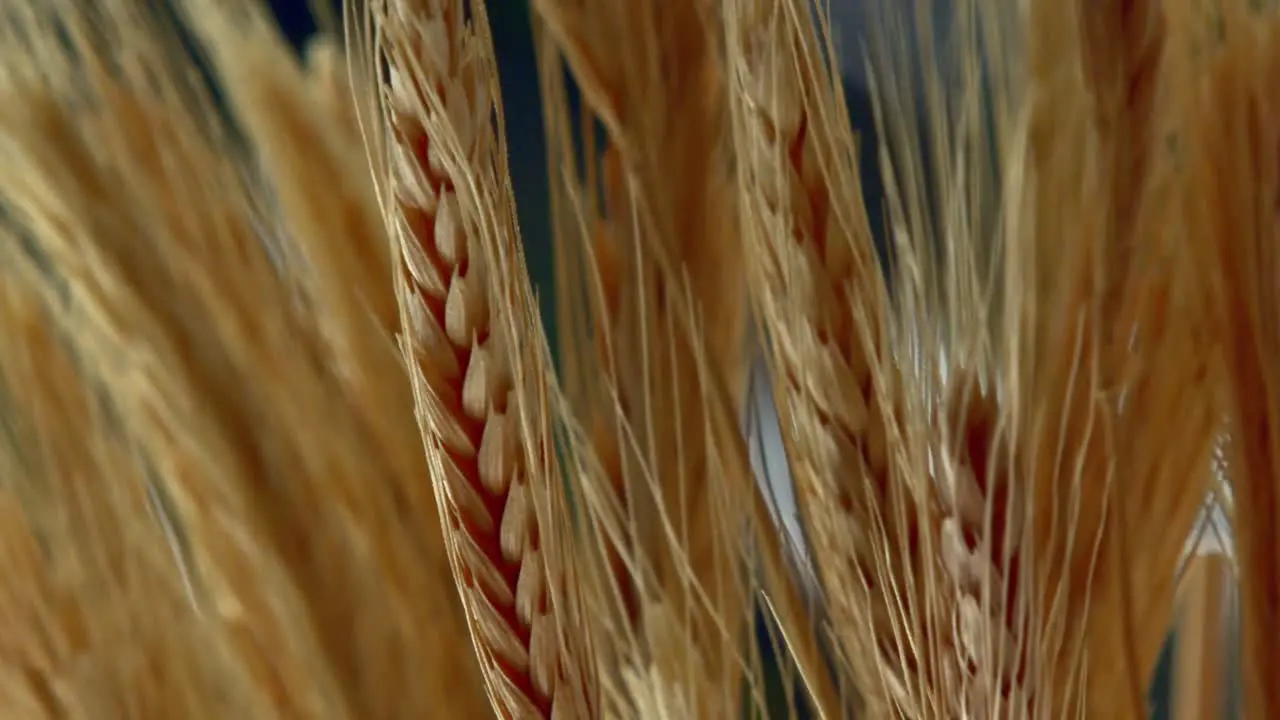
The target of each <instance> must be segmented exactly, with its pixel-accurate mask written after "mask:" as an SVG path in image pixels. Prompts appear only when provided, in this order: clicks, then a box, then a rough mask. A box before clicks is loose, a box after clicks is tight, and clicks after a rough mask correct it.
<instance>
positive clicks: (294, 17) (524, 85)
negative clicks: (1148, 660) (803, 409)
mask: <svg viewBox="0 0 1280 720" xmlns="http://www.w3.org/2000/svg"><path fill="white" fill-rule="evenodd" d="M667 1H669V2H687V1H689V0H667ZM860 2H861V0H852V2H850V3H847V4H849V5H850V7H851V10H850V11H849V13H848V15H847V16H848V17H849V18H850V20H852V19H853V18H857V17H860V15H861V9H860V6H859V3H860ZM839 3H840V0H835V4H837V5H838V4H839ZM270 4H271V6H272V8H273V9H274V10H275V12H276V15H277V18H278V19H279V22H280V24H281V27H282V29H283V31H284V33H285V35H286V36H287V37H288V38H289V39H290V41H291V42H293V43H294V45H295V46H299V47H300V46H302V45H303V44H305V42H306V40H307V38H308V37H310V36H311V34H312V33H314V31H315V24H314V23H313V22H312V19H311V15H310V13H309V12H308V9H307V0H270ZM489 17H490V21H491V23H492V30H493V36H494V43H495V45H496V47H497V53H498V63H499V73H500V78H501V83H502V101H503V105H504V107H505V111H506V121H507V135H508V137H507V142H508V144H509V149H510V159H509V162H510V167H511V175H512V182H513V184H514V186H515V191H516V198H517V203H518V206H519V218H520V225H521V231H522V234H523V238H524V242H525V247H526V255H527V258H528V263H529V271H530V274H531V276H532V278H533V281H534V284H535V285H536V286H537V288H538V291H539V296H540V297H541V299H542V303H543V316H544V320H545V322H546V325H547V328H548V331H549V332H551V333H554V331H555V328H554V314H553V313H551V312H550V305H549V303H550V301H551V298H552V293H551V287H552V281H553V277H552V259H551V250H550V236H549V226H550V222H549V214H548V213H549V205H550V201H549V196H548V193H547V184H546V162H545V160H546V155H545V149H544V145H543V136H542V112H541V109H540V101H539V95H538V76H537V69H536V66H535V65H534V55H533V42H532V35H531V34H530V30H529V15H528V6H527V4H526V0H490V2H489ZM850 24H854V23H852V22H851V23H850ZM839 30H840V35H841V36H842V38H841V39H842V40H844V41H845V43H844V44H846V45H848V46H851V47H858V45H859V42H858V41H859V38H860V34H859V32H858V28H856V27H854V28H850V27H844V28H840V29H839ZM850 69H851V70H852V71H851V72H850V73H849V75H848V79H847V81H846V83H845V92H846V96H847V98H848V101H849V111H850V115H851V117H852V119H853V124H854V126H855V129H856V130H857V131H858V132H859V133H860V134H861V135H862V136H863V138H864V140H863V144H862V146H863V147H874V145H872V143H873V142H874V135H875V133H874V124H873V120H872V115H871V103H870V98H869V96H868V93H867V91H866V89H865V83H863V82H862V81H861V77H860V76H861V73H860V72H858V70H857V68H856V67H853V66H852V65H851V68H850ZM863 156H864V157H863V161H862V162H863V167H862V175H863V187H864V189H865V191H866V195H867V198H866V200H867V209H868V213H869V214H870V215H871V221H872V225H873V227H874V228H876V229H879V227H880V224H881V213H880V212H879V208H880V202H879V199H880V197H881V195H882V194H883V191H882V189H881V184H880V182H879V178H878V173H877V172H876V169H875V165H874V153H863ZM553 347H554V345H553ZM1172 645H1173V640H1172V638H1171V640H1170V642H1169V643H1167V644H1166V647H1165V652H1164V653H1163V654H1162V656H1161V661H1160V664H1159V666H1158V667H1157V669H1156V673H1155V677H1154V678H1153V683H1152V688H1151V701H1152V708H1153V712H1152V718H1154V719H1158V720H1163V718H1167V717H1169V715H1170V714H1169V709H1170V708H1169V689H1170V688H1169V685H1170V679H1171V677H1170V676H1171V673H1170V670H1171V667H1170V666H1171V663H1170V662H1169V661H1170V649H1171V647H1172Z"/></svg>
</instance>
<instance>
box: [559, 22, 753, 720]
mask: <svg viewBox="0 0 1280 720" xmlns="http://www.w3.org/2000/svg"><path fill="white" fill-rule="evenodd" d="M534 7H535V11H536V14H537V22H538V29H539V30H540V31H541V34H540V35H539V40H540V53H541V58H542V59H541V63H540V64H541V68H540V71H541V81H542V96H543V99H544V109H545V115H546V117H547V133H548V157H549V166H550V168H551V181H552V188H553V190H554V192H553V194H552V200H553V221H554V222H555V223H556V233H555V243H556V246H555V247H556V257H557V273H558V276H559V278H560V280H559V283H560V285H559V287H558V305H559V307H560V309H561V312H562V320H561V333H562V335H561V336H562V338H564V342H563V343H562V350H563V352H562V355H563V358H564V362H565V368H566V370H565V372H566V375H567V376H568V379H567V381H566V385H567V386H568V390H569V392H568V394H569V398H568V400H569V405H570V409H571V410H572V411H573V412H574V413H576V417H577V419H578V421H579V422H581V423H582V424H583V425H585V426H586V428H587V431H588V433H589V437H587V438H585V440H584V442H582V443H579V444H577V445H575V448H576V449H578V450H581V451H582V453H583V454H584V455H585V456H586V458H585V459H583V460H582V462H581V463H580V464H581V467H582V468H583V472H581V473H580V474H579V477H580V478H581V484H580V485H579V486H578V487H577V488H576V489H577V490H578V491H579V492H580V493H581V496H582V497H583V498H584V500H585V506H586V508H587V514H588V516H589V522H590V530H589V533H590V535H591V536H592V537H593V540H595V541H596V542H597V543H598V544H599V545H600V548H601V551H602V553H603V555H604V556H605V559H604V563H605V565H606V566H611V567H610V568H609V569H607V570H605V572H608V573H610V577H608V578H607V579H606V580H605V581H604V582H603V583H602V585H604V586H605V587H603V588H602V589H601V593H600V594H599V595H598V597H597V599H598V605H599V606H600V608H601V609H602V612H603V613H605V614H607V616H609V617H610V618H612V621H611V625H612V632H611V640H612V641H613V644H614V646H613V648H612V651H613V652H614V653H616V654H617V662H620V663H622V664H623V665H632V667H631V668H629V669H628V670H624V671H623V672H639V673H642V674H646V673H656V675H658V676H660V677H663V678H665V682H668V683H670V685H669V687H671V692H673V693H675V694H676V695H678V696H679V700H678V702H676V704H677V705H679V706H681V707H684V708H686V709H687V711H688V712H693V713H697V714H711V715H717V716H718V715H723V714H734V712H735V710H734V709H733V708H735V707H736V706H737V705H738V704H739V702H740V700H739V697H738V696H739V691H738V684H739V682H740V680H741V679H742V678H744V677H746V676H747V675H749V674H750V673H749V672H745V670H746V658H744V657H743V656H742V655H743V653H742V648H743V646H744V639H745V638H744V633H745V631H746V630H747V627H748V626H747V624H746V620H747V617H748V615H747V613H748V611H749V609H750V606H751V597H750V589H749V587H748V585H747V582H746V577H745V574H744V573H743V569H742V558H740V557H738V555H739V547H740V544H741V540H740V538H739V537H738V536H739V535H740V534H741V533H742V532H744V530H745V529H744V528H743V527H742V523H741V522H740V520H739V519H738V518H739V517H740V516H743V515H744V514H747V515H749V513H750V507H749V506H744V505H742V503H743V502H749V501H750V500H751V498H752V495H753V493H754V490H753V489H752V488H751V487H750V485H749V479H750V478H749V475H747V474H746V472H745V467H746V465H745V463H744V462H742V459H743V456H742V451H741V448H740V447H739V446H740V445H741V442H740V440H739V439H738V438H737V437H736V432H735V431H734V430H733V427H734V425H736V421H735V417H736V416H737V414H738V411H739V410H740V409H741V402H740V397H741V395H742V385H743V383H744V378H745V375H744V372H745V367H746V364H745V361H744V350H745V344H744V332H745V330H746V328H747V325H746V319H745V309H746V303H745V295H744V290H743V288H742V278H741V273H740V272H739V271H738V270H737V268H738V267H739V263H740V262H741V253H740V252H739V250H738V245H737V237H736V233H735V225H736V214H735V212H734V210H733V202H734V197H733V192H732V190H733V187H732V183H731V174H730V172H731V166H730V165H729V157H728V154H727V152H728V150H729V147H728V144H727V138H726V137H725V125H724V100H725V83H724V77H723V68H722V66H721V63H720V53H719V52H718V49H717V46H718V36H719V32H718V30H717V19H716V13H715V11H714V9H713V7H712V6H711V5H710V4H708V3H702V2H694V3H685V4H680V5H672V4H668V3H661V2H648V1H646V2H631V3H629V2H604V3H594V4H592V3H579V2H561V1H559V0H548V1H547V2H539V3H536V4H535V6H534ZM637 29H640V31H639V32H637ZM566 70H568V72H569V74H570V75H571V76H572V78H573V81H574V82H576V84H577V86H578V87H579V88H580V89H581V91H582V93H583V95H582V97H583V99H584V110H583V113H582V115H581V118H580V120H581V122H580V123H579V124H577V126H576V127H575V124H574V122H573V120H574V118H573V117H572V116H571V115H570V110H569V103H568V96H567V94H566V92H565V82H564V75H565V72H566ZM597 123H599V125H598V126H597ZM600 129H603V133H601V132H600ZM575 133H577V134H579V135H580V136H581V137H582V139H583V142H582V144H581V145H580V146H579V145H578V144H577V143H576V142H575V141H574V137H573V135H574V134H575ZM579 167H582V168H585V172H580V171H578V168H579ZM595 368H601V369H602V370H603V372H600V371H599V370H596V369H595ZM672 622H674V623H677V627H676V629H674V630H673V629H672V628H670V627H669V626H670V625H671V623H672ZM637 666H638V667H637ZM614 681H615V682H614V683H613V687H614V688H615V690H617V692H616V693H615V695H617V696H621V697H623V698H625V696H626V694H627V693H626V691H625V688H624V687H623V686H624V685H626V682H625V680H623V679H620V678H617V677H615V678H614ZM632 712H638V710H632Z"/></svg>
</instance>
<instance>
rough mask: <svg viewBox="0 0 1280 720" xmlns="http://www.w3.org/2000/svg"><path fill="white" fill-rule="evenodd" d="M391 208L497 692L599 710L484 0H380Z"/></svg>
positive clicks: (416, 342) (405, 296) (444, 474)
mask: <svg viewBox="0 0 1280 720" xmlns="http://www.w3.org/2000/svg"><path fill="white" fill-rule="evenodd" d="M372 28H373V32H374V33H375V36H374V37H375V38H376V50H377V52H378V53H379V54H378V56H377V58H376V59H375V60H374V61H373V62H375V63H381V62H385V63H386V66H387V75H386V77H385V82H384V84H383V85H382V86H381V87H380V88H379V90H380V92H381V93H382V98H381V102H382V123H383V124H382V125H381V126H380V127H377V128H375V129H374V131H375V132H377V133H381V134H382V136H383V137H385V138H386V140H385V142H386V147H387V153H388V154H387V156H386V158H385V159H383V158H377V159H376V160H375V161H376V162H377V163H385V167H384V169H385V172H386V175H385V177H382V178H380V180H381V185H380V189H381V192H382V202H383V204H384V211H385V213H386V221H387V223H388V227H389V228H390V230H391V233H392V241H393V247H394V250H395V254H396V256H397V258H396V263H395V270H394V283H395V288H396V292H397V296H398V298H399V301H400V307H401V320H402V323H403V329H402V333H403V334H402V349H403V352H404V356H405V360H406V362H407V363H408V366H409V373H410V376H411V379H412V381H413V387H414V396H415V399H416V405H417V413H418V420H419V425H420V428H421V431H422V438H423V441H424V443H425V446H426V452H427V457H428V461H429V463H430V465H431V480H432V482H433V483H434V485H435V488H436V496H437V498H438V499H439V501H440V503H441V518H442V520H443V523H444V530H445V538H444V539H445V543H446V544H447V546H448V547H449V551H450V554H451V557H452V559H453V564H454V576H455V579H456V581H457V584H458V588H459V591H460V593H461V597H462V601H463V604H464V605H465V607H466V608H467V615H468V620H469V622H470V625H471V630H472V637H473V640H474V642H475V646H476V649H477V651H478V652H479V655H480V660H481V665H482V667H483V669H484V671H485V676H486V682H487V685H488V689H489V693H490V696H491V698H492V700H493V703H494V709H495V710H496V711H497V712H498V713H499V714H500V715H502V716H504V717H505V716H516V717H564V718H574V717H582V716H589V715H590V713H591V712H592V711H591V708H592V707H594V706H595V704H596V700H595V697H594V695H595V690H594V688H593V687H592V678H593V676H594V668H593V667H591V666H590V656H589V655H587V653H588V651H589V649H590V647H591V646H590V642H589V634H590V629H591V623H590V621H589V620H588V619H587V618H586V617H585V616H584V615H583V614H582V608H581V607H580V606H579V601H578V597H577V590H578V585H577V583H578V582H579V580H578V576H577V574H576V573H577V570H576V568H575V565H574V561H573V558H572V555H571V553H570V551H571V547H570V545H569V541H570V538H569V536H568V535H567V533H568V532H569V531H570V529H571V528H570V525H569V515H568V505H567V501H566V498H565V497H564V486H563V484H562V478H561V476H560V470H559V462H558V459H557V457H556V454H555V450H554V448H553V445H552V435H551V424H550V422H551V418H550V411H549V408H550V403H551V399H550V397H549V393H550V389H549V387H550V385H549V384H550V382H551V381H552V380H553V377H552V376H551V374H550V373H551V370H550V366H549V363H548V361H547V350H546V347H545V341H544V340H543V335H542V330H541V323H540V322H539V320H538V316H537V306H536V304H535V303H534V302H533V300H532V293H531V291H530V288H529V284H528V279H527V276H526V274H525V271H524V268H523V258H522V255H521V246H520V236H519V228H518V227H517V225H516V218H515V211H514V207H513V203H512V197H511V190H510V186H509V183H510V181H509V177H508V172H507V168H506V149H505V146H504V145H503V144H502V133H503V126H502V116H501V111H500V108H499V107H498V105H497V102H496V97H495V92H496V90H497V78H496V74H495V65H494V58H493V47H492V40H491V38H490V37H489V34H488V33H489V29H488V20H487V18H486V16H485V12H484V7H483V4H482V3H478V2H474V3H464V2H457V1H455V0H446V1H434V0H428V1H426V2H379V3H375V4H374V7H373V10H372Z"/></svg>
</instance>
